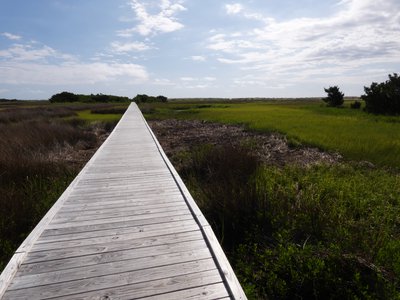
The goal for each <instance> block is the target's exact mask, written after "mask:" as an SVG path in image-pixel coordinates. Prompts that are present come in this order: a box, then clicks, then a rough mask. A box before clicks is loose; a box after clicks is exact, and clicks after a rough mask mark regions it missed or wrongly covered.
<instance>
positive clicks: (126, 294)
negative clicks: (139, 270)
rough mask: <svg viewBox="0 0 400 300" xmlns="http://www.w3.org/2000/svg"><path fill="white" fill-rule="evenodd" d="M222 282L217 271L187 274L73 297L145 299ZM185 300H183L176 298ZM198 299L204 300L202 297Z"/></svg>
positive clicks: (124, 299)
mask: <svg viewBox="0 0 400 300" xmlns="http://www.w3.org/2000/svg"><path fill="white" fill-rule="evenodd" d="M220 282H221V276H220V275H219V273H218V271H217V270H209V271H204V272H201V273H194V274H185V275H180V276H175V277H170V278H164V279H158V280H153V281H149V282H142V283H136V284H130V285H124V286H119V287H114V288H110V289H104V290H97V291H93V292H86V293H80V294H75V295H73V299H75V300H105V299H118V300H130V299H139V298H145V297H148V296H151V295H155V294H158V295H163V294H166V293H170V292H174V291H179V290H184V289H191V288H196V287H199V286H206V285H212V284H215V283H220ZM71 298H72V297H71V296H66V297H61V298H57V299H60V300H65V299H71ZM175 299H183V298H175ZM197 299H202V298H201V297H199V298H197Z"/></svg>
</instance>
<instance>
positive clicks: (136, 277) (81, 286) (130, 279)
mask: <svg viewBox="0 0 400 300" xmlns="http://www.w3.org/2000/svg"><path fill="white" fill-rule="evenodd" d="M214 269H215V264H214V261H213V260H212V259H203V260H198V261H191V262H188V263H181V264H175V265H167V266H162V267H155V268H151V269H150V271H149V270H137V271H131V272H124V273H118V274H112V275H107V276H100V277H96V278H95V279H93V278H88V279H85V278H84V277H83V278H82V279H80V280H74V281H68V282H61V283H55V284H51V285H40V283H38V285H37V286H34V287H31V288H26V289H17V290H7V291H6V293H5V294H4V299H5V300H7V299H10V300H11V299H12V300H18V299H26V297H27V295H29V296H30V297H31V299H46V298H54V297H60V296H66V295H73V294H79V293H84V292H88V291H97V290H102V289H107V288H113V287H118V286H124V285H128V284H135V283H141V282H149V281H152V280H157V279H165V278H169V277H175V276H179V275H185V274H193V273H201V272H203V271H209V270H214Z"/></svg>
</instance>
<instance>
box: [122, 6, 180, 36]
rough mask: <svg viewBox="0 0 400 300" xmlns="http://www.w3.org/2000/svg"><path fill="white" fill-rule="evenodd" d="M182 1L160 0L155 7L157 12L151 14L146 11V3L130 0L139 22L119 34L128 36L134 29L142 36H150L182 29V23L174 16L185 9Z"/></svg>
mask: <svg viewBox="0 0 400 300" xmlns="http://www.w3.org/2000/svg"><path fill="white" fill-rule="evenodd" d="M182 3H183V1H181V0H174V1H170V0H161V3H160V4H159V5H158V9H157V10H158V13H153V14H152V13H149V12H148V9H147V6H146V5H148V3H146V4H144V3H143V1H139V0H131V2H130V4H131V7H132V9H133V11H134V13H135V15H136V19H137V21H139V24H138V25H137V26H136V27H135V28H132V29H127V30H125V31H121V32H120V36H121V35H122V36H123V35H125V36H128V35H129V34H131V33H132V32H134V31H136V32H138V33H139V34H140V35H143V36H151V35H156V34H158V33H168V32H173V31H177V30H180V29H182V28H183V27H184V25H183V24H182V23H180V22H179V21H178V20H177V19H176V17H175V15H176V14H178V13H179V12H182V11H185V10H186V8H185V7H184V6H183V5H182Z"/></svg>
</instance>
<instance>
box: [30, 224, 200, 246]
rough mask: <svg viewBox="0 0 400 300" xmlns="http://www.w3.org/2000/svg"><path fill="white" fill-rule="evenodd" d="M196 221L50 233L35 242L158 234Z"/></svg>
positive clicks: (190, 225)
mask: <svg viewBox="0 0 400 300" xmlns="http://www.w3.org/2000/svg"><path fill="white" fill-rule="evenodd" d="M195 226H196V222H195V221H194V220H193V219H189V220H184V221H183V220H180V221H176V222H170V223H161V224H151V225H141V226H133V227H124V228H113V229H104V230H97V231H89V232H81V233H71V234H64V235H56V236H54V235H52V236H47V237H46V236H44V237H41V238H40V239H39V240H38V241H37V242H36V244H38V245H39V244H44V243H56V242H57V243H58V242H70V241H73V240H82V239H84V240H92V239H93V238H97V237H107V236H112V237H115V236H120V235H129V236H130V237H131V236H134V234H140V233H144V232H155V233H156V234H159V233H160V232H162V231H166V230H171V229H172V230H174V232H177V231H175V230H177V229H178V230H181V229H182V228H187V227H191V228H193V227H195Z"/></svg>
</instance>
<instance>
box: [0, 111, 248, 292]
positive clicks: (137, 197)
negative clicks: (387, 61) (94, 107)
mask: <svg viewBox="0 0 400 300" xmlns="http://www.w3.org/2000/svg"><path fill="white" fill-rule="evenodd" d="M53 298H56V299H99V300H100V299H101V300H107V299H108V300H111V299H139V298H146V299H246V296H245V294H244V293H243V290H242V288H241V286H240V284H239V282H238V280H237V278H236V276H235V274H234V272H233V270H232V268H231V266H230V264H229V262H228V260H227V258H226V256H225V254H224V252H223V251H222V248H221V246H220V245H219V243H218V241H217V239H216V237H215V235H214V233H213V231H212V229H211V227H210V225H209V224H208V222H207V221H206V219H205V218H204V216H203V214H202V213H201V211H200V210H199V208H198V206H197V205H196V203H195V202H194V200H193V198H192V197H191V195H190V194H189V192H188V190H187V188H186V187H185V185H184V183H183V182H182V180H181V178H180V177H179V175H178V174H177V172H176V171H175V169H174V167H173V166H172V165H171V163H170V161H169V160H168V158H167V157H166V155H165V153H164V152H163V150H162V148H161V146H160V144H159V143H158V141H157V139H156V137H155V136H154V134H153V132H152V131H151V129H150V127H149V126H148V124H147V122H146V121H145V119H144V118H143V115H142V114H141V112H140V110H139V109H138V107H137V105H136V104H134V103H132V104H131V105H130V106H129V108H128V110H127V111H126V113H125V114H124V116H123V117H122V119H121V120H120V122H119V123H118V125H117V126H116V128H115V129H114V131H113V132H112V133H111V134H110V136H109V137H108V139H107V140H106V141H105V142H104V143H103V145H102V146H101V147H100V148H99V150H98V151H97V152H96V154H95V155H94V156H93V157H92V159H91V160H90V161H89V162H88V163H87V164H86V166H85V167H84V168H83V170H82V171H81V172H80V173H79V175H78V176H77V177H76V178H75V179H74V181H73V182H72V183H71V185H70V186H69V187H68V188H67V189H66V190H65V192H64V193H63V194H62V195H61V197H60V198H59V199H58V201H57V202H56V203H55V204H54V206H53V207H52V208H51V209H50V210H49V212H48V213H47V214H46V215H45V216H44V218H43V219H42V220H41V221H40V223H39V224H38V225H37V226H36V227H35V229H34V230H33V231H32V232H31V234H30V235H29V236H28V237H27V239H26V240H25V241H24V242H23V243H22V245H21V246H20V247H19V248H18V250H17V251H16V252H15V254H14V256H13V257H12V259H11V260H10V262H9V263H8V265H7V266H6V268H5V269H4V271H3V272H2V274H1V275H0V299H4V300H5V299H7V300H8V299H12V300H14V299H53Z"/></svg>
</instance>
